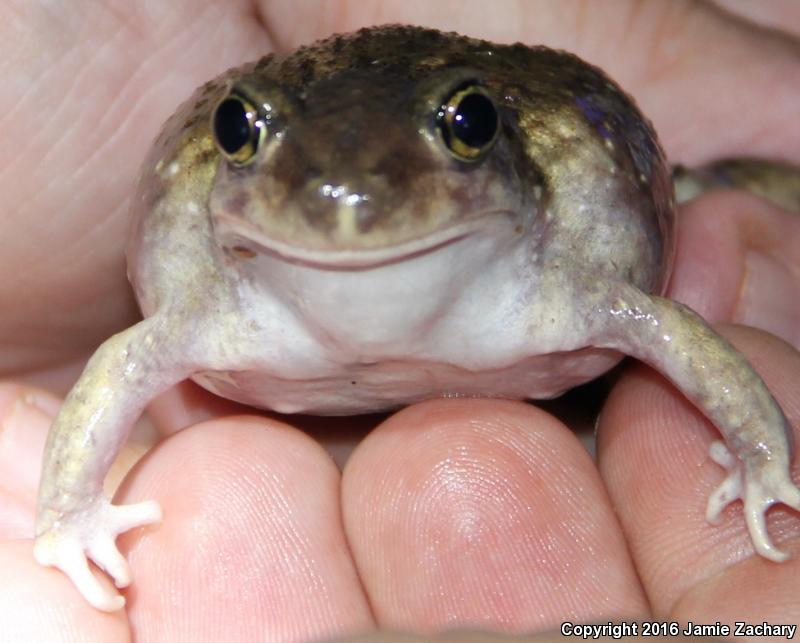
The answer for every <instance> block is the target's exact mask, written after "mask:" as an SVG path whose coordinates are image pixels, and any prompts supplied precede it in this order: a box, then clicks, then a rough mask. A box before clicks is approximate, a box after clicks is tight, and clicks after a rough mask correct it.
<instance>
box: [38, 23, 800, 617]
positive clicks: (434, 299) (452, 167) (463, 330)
mask: <svg viewBox="0 0 800 643" xmlns="http://www.w3.org/2000/svg"><path fill="white" fill-rule="evenodd" d="M674 201H675V200H674V196H673V186H672V179H671V172H670V168H669V166H668V165H667V162H666V161H665V158H664V154H663V153H662V151H661V148H660V147H659V144H658V141H657V139H656V135H655V133H654V132H653V130H652V128H651V126H650V124H649V123H648V121H647V120H646V119H645V118H644V117H643V116H642V115H641V114H640V113H639V111H638V110H637V108H636V107H635V105H634V104H633V102H632V100H631V99H630V98H629V97H628V96H626V95H625V93H623V92H622V90H620V88H619V87H618V86H617V85H616V84H614V83H613V82H612V81H611V80H610V79H609V78H608V77H606V76H605V75H604V74H603V73H602V72H601V71H600V70H598V69H596V68H594V67H592V66H590V65H588V64H586V63H584V62H582V61H581V60H579V59H578V58H576V57H575V56H573V55H570V54H567V53H564V52H559V51H553V50H550V49H547V48H543V47H527V46H523V45H521V44H516V45H510V46H508V45H497V44H492V43H489V42H485V41H481V40H474V39H470V38H465V37H462V36H459V35H456V34H452V33H451V34H446V33H440V32H437V31H433V30H428V29H421V28H416V27H401V26H393V27H380V28H372V29H364V30H362V31H359V32H358V33H355V34H351V35H346V36H335V37H332V38H330V39H328V40H325V41H322V42H319V43H317V44H314V45H311V46H309V47H304V48H301V49H299V50H297V51H295V52H294V53H292V54H290V55H288V56H276V55H270V56H267V57H265V58H263V59H261V60H259V61H258V62H255V63H252V64H248V65H244V66H242V67H239V68H237V69H234V70H231V71H229V72H227V73H225V74H223V75H222V76H220V77H218V78H216V79H214V80H212V81H211V82H209V83H207V84H206V85H204V86H202V87H201V88H199V89H198V90H197V91H196V92H195V94H194V95H193V96H192V97H191V98H190V99H189V100H188V101H187V102H186V103H185V104H184V105H183V106H182V107H180V108H179V110H178V111H177V113H176V114H175V115H174V116H172V118H170V119H169V120H168V121H167V123H166V125H165V127H164V129H163V131H162V132H161V135H160V136H159V137H158V140H157V141H156V143H155V145H154V147H153V149H152V152H151V153H150V155H149V157H148V158H147V160H146V162H145V164H144V168H143V171H142V177H141V181H140V183H139V187H138V190H137V192H136V195H135V197H134V199H133V206H132V209H133V212H132V216H133V227H132V233H131V238H130V245H129V247H128V273H129V277H130V280H131V283H132V284H133V287H134V289H135V292H136V296H137V298H138V301H139V303H140V305H141V308H142V311H143V313H144V317H145V319H144V321H142V322H140V323H138V324H136V325H135V326H133V327H131V328H129V329H127V330H125V331H123V332H121V333H119V334H118V335H115V336H113V337H111V338H110V339H108V340H107V341H106V342H105V343H104V344H103V345H102V346H101V347H100V348H99V349H98V350H97V352H96V353H95V354H94V356H93V357H92V358H91V360H90V361H89V363H88V365H87V366H86V369H85V371H84V372H83V374H82V375H81V377H80V379H79V381H78V382H77V384H76V385H75V387H74V388H73V389H72V391H71V393H70V394H69V396H68V397H67V399H66V401H65V403H64V405H63V407H62V409H61V412H60V413H59V415H58V417H57V418H56V420H55V422H54V424H53V427H52V429H51V432H50V436H49V439H48V442H47V447H46V453H45V456H44V469H43V475H42V481H41V488H40V496H39V508H38V516H37V522H36V534H37V538H36V544H35V555H36V558H37V560H39V562H41V563H42V564H45V565H54V566H56V567H59V568H61V569H62V570H64V571H65V572H66V573H67V574H68V575H69V576H70V577H71V578H72V580H73V581H74V582H75V585H76V586H77V588H78V589H79V590H80V592H81V593H82V594H83V595H84V596H85V597H86V598H87V599H88V600H89V601H90V602H91V604H92V605H94V606H96V607H98V608H100V609H103V610H115V609H118V608H120V607H121V606H122V605H123V604H124V599H123V598H122V597H121V596H119V595H116V594H109V593H107V592H106V591H105V590H104V589H102V587H101V585H100V584H99V583H98V581H97V580H96V579H95V578H94V576H93V575H92V574H91V573H90V571H89V567H88V564H87V557H88V558H89V559H91V560H93V561H94V562H95V563H97V564H98V565H99V566H100V567H101V568H103V569H104V570H105V571H106V572H108V573H109V574H110V575H111V576H112V577H113V579H114V581H115V582H116V585H117V586H118V587H124V586H126V585H127V584H128V583H129V571H128V566H127V563H126V561H125V559H124V558H123V557H122V555H121V554H120V553H119V551H118V550H117V548H116V545H115V542H114V541H115V538H116V536H117V535H118V534H119V533H121V532H124V531H126V530H128V529H131V528H133V527H136V526H139V525H145V524H148V523H152V522H154V521H157V520H159V518H160V515H161V514H160V509H159V507H158V505H157V504H156V503H155V502H144V503H141V504H136V505H127V506H114V505H112V504H111V503H110V501H109V499H108V498H106V497H105V495H104V494H103V491H102V482H103V479H104V477H105V475H106V472H107V470H108V468H109V465H110V463H111V462H112V460H113V459H114V457H115V455H116V453H117V451H118V450H119V448H120V446H121V444H122V443H123V441H124V440H125V439H126V436H127V433H128V431H129V427H130V425H131V424H132V422H133V421H134V420H135V419H136V417H137V416H138V415H139V414H140V413H141V412H142V409H143V408H144V406H145V405H146V404H147V403H148V402H149V401H150V400H151V399H152V398H153V397H155V396H156V395H158V394H159V393H161V392H162V391H164V390H165V389H167V388H168V387H170V386H172V385H174V384H176V383H177V382H179V381H181V380H183V379H185V378H192V379H193V380H195V381H196V382H198V383H199V384H200V385H201V386H203V387H205V388H207V389H209V390H210V391H213V392H215V393H218V394H220V395H222V396H225V397H228V398H231V399H234V400H238V401H240V402H244V403H247V404H252V405H255V406H260V407H265V408H271V409H275V410H277V411H280V412H283V413H296V412H304V413H317V414H352V413H362V412H367V411H375V410H379V409H387V408H392V407H397V406H398V405H404V404H410V403H412V402H416V401H418V400H423V399H425V398H430V397H434V396H443V395H448V396H456V395H459V396H475V395H485V396H498V397H505V398H543V397H552V396H556V395H559V394H560V393H562V392H563V391H565V390H566V389H568V388H570V387H573V386H575V385H577V384H580V383H581V382H585V381H587V380H589V379H591V378H594V377H596V376H597V375H599V374H601V373H603V372H604V371H606V370H608V369H609V368H610V367H611V366H613V365H614V364H615V363H617V362H618V361H619V360H620V359H621V357H622V356H623V355H632V356H634V357H636V358H638V359H640V360H642V361H644V362H646V363H648V364H650V365H651V366H652V367H653V368H655V369H657V370H658V371H660V372H661V373H662V374H664V375H665V376H666V377H668V378H669V379H670V380H671V381H672V382H673V383H674V384H675V385H676V386H677V387H678V388H680V390H681V391H682V392H683V393H684V394H685V395H686V397H687V398H688V399H690V400H691V401H692V402H693V403H694V404H696V405H697V406H698V407H699V408H700V409H701V410H702V411H703V412H704V413H705V414H706V415H707V416H708V418H709V419H710V420H712V421H713V422H714V424H715V425H716V426H717V427H718V428H719V430H720V432H721V433H722V435H723V437H724V438H725V443H727V446H725V444H723V443H722V442H717V443H715V444H714V445H712V447H711V452H712V457H713V459H714V460H715V461H716V462H718V463H720V464H721V465H723V466H725V467H726V468H727V469H728V470H729V473H728V475H727V477H726V478H725V481H724V482H723V483H722V484H721V485H720V486H719V488H718V489H717V490H716V491H715V492H714V493H713V494H712V496H711V498H710V499H709V502H708V509H707V515H708V518H709V519H710V520H714V519H715V518H717V517H718V516H719V514H720V511H721V510H722V509H723V507H725V506H726V505H727V504H728V503H730V502H733V501H734V500H736V499H742V500H743V501H744V513H745V519H746V521H747V526H748V528H749V530H750V535H751V537H752V541H753V544H754V546H755V548H756V550H757V551H758V553H760V554H761V555H762V556H765V557H767V558H769V559H772V560H775V561H780V560H783V559H784V557H785V555H784V554H783V553H782V552H781V551H779V550H778V549H776V547H775V546H774V545H773V544H772V543H771V542H770V539H769V537H768V534H767V530H766V526H765V519H764V513H765V511H766V510H767V508H768V507H769V506H770V505H772V504H774V503H777V502H782V503H785V504H787V505H790V506H792V507H794V508H796V509H800V490H799V489H798V487H797V486H796V485H795V484H794V483H793V482H792V479H791V477H790V473H789V464H790V458H791V443H790V439H789V435H790V433H789V431H788V425H787V420H786V418H785V417H784V414H783V413H782V411H781V409H780V408H779V407H778V405H777V404H776V402H775V400H774V399H773V398H772V396H771V395H770V393H769V391H768V390H767V388H766V386H765V385H764V383H763V382H762V380H761V379H760V377H759V376H758V375H757V374H756V373H755V371H754V370H753V368H752V367H751V366H750V365H749V364H748V362H747V361H746V360H745V359H744V358H743V357H742V355H740V354H739V353H738V352H737V351H736V350H734V349H733V348H732V346H731V345H730V344H729V343H728V342H727V341H725V340H724V339H722V338H721V337H720V336H719V335H717V334H716V333H715V332H714V331H713V330H712V329H711V328H710V327H709V326H708V325H707V324H706V323H705V322H704V321H703V320H702V319H700V318H699V317H698V316H697V315H696V314H695V313H693V312H692V311H691V310H689V309H688V308H686V307H685V306H682V305H680V304H677V303H675V302H672V301H669V300H667V299H664V298H662V297H661V296H660V293H662V292H663V289H664V287H665V283H666V281H667V279H668V276H669V270H670V260H671V256H672V253H673V220H674V209H675V202H674Z"/></svg>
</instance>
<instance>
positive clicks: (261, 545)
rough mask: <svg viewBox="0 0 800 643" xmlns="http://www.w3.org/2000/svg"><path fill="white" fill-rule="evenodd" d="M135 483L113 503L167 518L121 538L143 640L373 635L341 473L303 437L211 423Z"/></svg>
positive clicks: (278, 429)
mask: <svg viewBox="0 0 800 643" xmlns="http://www.w3.org/2000/svg"><path fill="white" fill-rule="evenodd" d="M130 481H131V482H130V486H127V487H125V488H124V489H123V490H122V491H121V497H120V498H118V499H117V500H116V501H117V502H120V501H122V500H124V499H125V498H126V497H128V496H129V495H130V496H131V497H135V498H136V499H141V498H153V499H155V500H158V501H159V502H160V503H161V505H162V507H163V510H164V519H163V522H162V523H161V524H160V525H159V526H158V527H156V528H148V529H146V530H144V531H135V532H130V533H129V534H126V535H125V536H124V537H122V538H120V549H121V550H122V551H123V553H125V552H127V555H128V559H129V561H130V564H131V570H132V574H133V583H132V585H131V587H130V588H129V589H128V590H127V591H126V592H125V594H126V597H127V599H128V605H129V610H130V618H131V620H132V622H133V624H134V627H135V629H136V632H137V635H138V636H140V637H141V638H142V640H151V637H152V639H157V640H178V641H191V640H220V641H222V640H225V641H250V640H261V639H262V638H264V637H266V638H269V639H270V640H285V639H292V640H316V639H319V638H325V637H330V636H332V635H334V634H336V633H341V632H344V631H364V630H367V629H370V628H371V627H372V620H371V617H370V612H369V607H368V605H367V602H366V600H365V598H364V595H363V592H362V590H361V586H360V583H359V580H358V577H357V575H356V572H355V569H354V567H353V563H352V560H351V558H350V555H349V552H348V548H347V544H346V542H345V538H344V533H343V530H342V526H341V522H340V509H339V472H338V470H337V469H336V467H335V466H334V465H333V463H332V462H331V460H330V458H329V457H328V455H327V454H326V453H325V452H324V451H323V450H322V449H321V448H320V447H319V445H317V444H316V443H315V442H314V441H312V440H311V439H309V438H308V437H306V436H305V435H303V434H302V433H300V432H298V431H296V430H293V429H290V428H288V427H287V426H286V425H283V424H280V423H278V422H274V421H270V420H265V419H260V418H255V417H239V418H230V419H226V420H218V421H212V422H207V423H205V424H202V425H198V426H195V427H192V428H189V429H187V430H185V431H182V432H180V433H178V434H176V435H174V436H173V437H171V438H170V439H168V440H166V441H165V442H163V443H162V444H161V445H159V446H158V447H157V448H156V449H155V450H154V451H153V452H151V454H150V455H149V456H148V457H147V458H146V459H145V460H143V462H142V463H141V467H140V468H139V469H137V470H136V471H135V475H133V476H131V477H130ZM154 614H157V615H159V618H157V619H154V618H153V615H154Z"/></svg>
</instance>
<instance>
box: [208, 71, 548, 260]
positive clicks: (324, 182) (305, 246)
mask: <svg viewBox="0 0 800 643" xmlns="http://www.w3.org/2000/svg"><path fill="white" fill-rule="evenodd" d="M374 67H375V68H374V69H372V68H370V66H369V65H364V66H362V67H358V68H355V69H343V70H340V71H338V72H336V73H333V74H325V75H321V76H320V77H319V78H317V79H316V80H304V81H303V82H302V83H295V84H289V83H286V82H277V81H276V80H275V78H281V75H280V74H274V75H272V76H271V75H270V74H268V73H266V72H265V71H261V72H259V70H258V68H255V69H253V70H250V71H249V72H248V73H245V74H242V75H240V76H238V77H235V78H233V79H232V80H231V81H230V84H229V87H228V90H227V92H226V93H225V94H224V96H223V97H222V98H221V99H220V100H219V102H218V103H217V104H216V107H215V109H214V110H213V112H212V114H211V131H212V133H213V137H214V141H215V144H216V146H217V148H218V150H219V152H220V155H221V157H222V159H221V162H220V166H219V169H218V170H217V173H216V178H215V183H214V187H213V190H212V194H211V198H210V210H211V212H212V217H213V220H214V226H215V231H216V234H217V237H218V239H219V240H220V242H221V243H222V244H223V245H225V246H226V247H227V248H229V249H231V248H233V249H235V250H236V252H237V253H238V254H239V255H240V256H245V257H246V256H248V255H250V256H252V255H254V254H257V253H261V252H268V253H271V254H277V255H279V256H281V257H282V258H284V259H286V260H289V261H293V262H296V263H303V264H308V265H315V266H319V267H323V268H358V267H369V266H374V265H380V264H385V263H392V262H395V261H399V260H402V259H405V258H408V257H411V256H417V255H420V254H423V253H426V252H428V251H430V250H433V249H435V248H439V247H441V246H443V245H447V244H451V243H456V242H458V241H460V240H461V239H464V238H466V237H468V236H471V235H473V234H476V233H482V232H486V231H489V232H496V231H497V230H502V231H505V232H507V233H508V234H509V235H511V236H513V235H519V234H522V233H523V232H524V230H525V229H526V228H527V227H528V226H529V225H531V223H530V222H531V221H532V219H533V212H534V210H535V207H536V206H535V204H534V203H533V199H534V196H533V194H534V193H535V191H534V190H531V184H532V182H535V180H536V177H535V170H534V169H533V168H532V167H530V164H529V162H528V161H527V160H526V156H525V154H524V153H523V150H522V146H521V143H520V140H519V139H520V137H519V136H518V134H517V132H516V130H515V127H516V123H515V121H514V119H513V118H512V117H511V114H510V113H506V111H505V109H506V108H504V106H503V105H502V102H501V100H500V99H499V97H497V96H494V95H493V93H492V91H491V89H490V88H489V86H487V84H486V83H485V82H484V79H483V78H482V77H481V74H480V73H479V72H476V71H474V70H470V69H467V68H463V67H457V68H456V67H451V68H444V67H443V68H439V69H431V70H427V71H426V73H424V74H420V73H418V70H415V73H409V70H408V69H407V68H402V69H399V68H397V67H392V66H387V65H375V66H374Z"/></svg>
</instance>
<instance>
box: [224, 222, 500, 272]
mask: <svg viewBox="0 0 800 643" xmlns="http://www.w3.org/2000/svg"><path fill="white" fill-rule="evenodd" d="M487 214H488V213H487ZM495 214H496V213H495ZM492 220H493V221H498V220H499V221H505V222H506V224H507V223H508V221H509V220H510V217H491V218H487V216H482V215H481V216H477V217H475V218H471V219H468V220H466V221H462V222H459V223H457V224H454V225H451V226H447V227H444V228H442V229H440V230H435V231H433V232H429V233H426V234H425V235H421V236H419V237H417V238H412V239H407V240H403V241H401V242H398V243H392V244H385V245H380V246H374V247H351V248H346V247H345V248H338V247H331V248H304V247H301V246H297V245H295V244H292V243H287V242H285V241H282V240H279V239H275V238H273V237H270V236H269V235H267V234H264V232H263V231H261V230H260V229H259V228H258V227H257V226H255V225H253V224H252V223H250V222H248V221H244V220H242V219H240V218H238V217H236V216H233V215H230V214H227V213H219V214H217V215H216V217H214V233H215V235H216V238H217V240H218V241H219V242H220V245H221V246H222V247H223V248H224V249H225V250H226V251H227V252H228V253H229V254H233V255H234V256H236V257H239V258H242V259H254V258H255V257H257V256H259V255H271V256H273V257H277V258H278V259H281V260H283V261H286V262H288V263H294V264H300V265H303V266H308V267H311V268H317V269H320V270H367V269H371V268H377V267H379V266H383V265H387V264H392V263H398V262H401V261H408V260H410V259H414V258H416V257H419V256H422V255H425V254H428V253H431V252H434V251H436V250H439V249H440V248H443V247H445V246H449V245H452V244H455V243H458V242H460V241H463V240H464V239H466V238H467V237H470V236H472V235H474V234H476V233H477V232H485V231H486V230H487V228H488V227H490V224H489V223H488V222H489V221H492ZM333 243H334V242H332V245H333Z"/></svg>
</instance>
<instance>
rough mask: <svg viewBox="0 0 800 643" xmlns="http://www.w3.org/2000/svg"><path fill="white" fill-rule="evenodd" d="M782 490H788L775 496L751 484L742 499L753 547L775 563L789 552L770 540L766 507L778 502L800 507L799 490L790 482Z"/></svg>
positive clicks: (786, 557)
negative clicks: (786, 487) (799, 502)
mask: <svg viewBox="0 0 800 643" xmlns="http://www.w3.org/2000/svg"><path fill="white" fill-rule="evenodd" d="M784 491H788V493H785V494H783V493H782V494H781V495H780V496H776V495H774V494H772V493H764V489H763V487H762V486H761V485H752V486H748V489H747V491H746V494H745V500H744V515H745V520H746V521H747V529H748V531H749V532H750V540H752V541H753V547H755V549H756V551H757V552H758V553H759V554H760V555H761V556H763V557H764V558H767V559H769V560H772V561H775V562H776V563H782V562H783V561H785V560H788V559H789V554H787V553H786V552H785V551H782V550H780V549H778V548H777V547H776V546H775V545H773V544H772V541H771V540H770V537H769V533H768V532H767V520H766V513H767V509H769V508H770V507H771V506H772V505H773V504H775V503H778V502H782V503H784V504H786V505H789V506H790V507H794V508H795V509H798V508H800V507H798V501H800V490H798V489H797V487H795V486H794V485H792V484H791V483H790V488H788V489H786V490H784Z"/></svg>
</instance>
